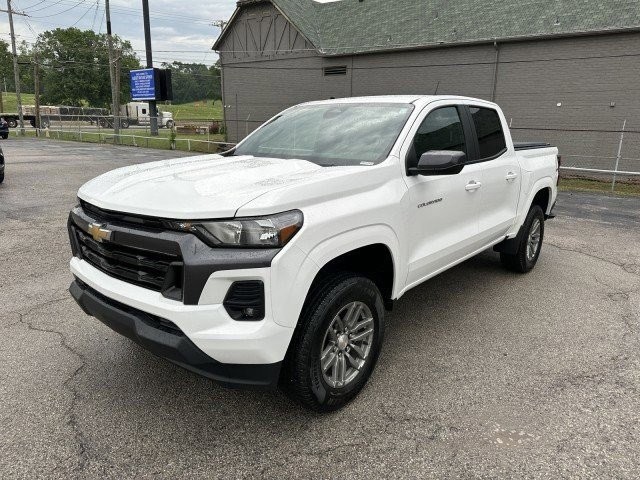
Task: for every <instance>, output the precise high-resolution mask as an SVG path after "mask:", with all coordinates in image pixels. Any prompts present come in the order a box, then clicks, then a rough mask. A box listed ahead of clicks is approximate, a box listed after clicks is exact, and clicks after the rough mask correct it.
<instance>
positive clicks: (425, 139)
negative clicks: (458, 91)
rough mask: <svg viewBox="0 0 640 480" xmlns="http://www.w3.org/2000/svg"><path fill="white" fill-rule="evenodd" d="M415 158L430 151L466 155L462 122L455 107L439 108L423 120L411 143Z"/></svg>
mask: <svg viewBox="0 0 640 480" xmlns="http://www.w3.org/2000/svg"><path fill="white" fill-rule="evenodd" d="M413 145H414V147H415V150H416V158H417V159H419V158H420V157H421V156H422V154H423V153H426V152H428V151H431V150H453V151H456V152H464V153H467V146H466V144H465V141H464V130H463V128H462V121H461V120H460V115H458V109H457V108H456V107H445V108H439V109H438V110H434V111H433V112H431V113H430V114H429V115H428V116H427V118H425V119H424V121H423V122H422V125H420V128H419V129H418V132H417V133H416V138H415V140H414V141H413Z"/></svg>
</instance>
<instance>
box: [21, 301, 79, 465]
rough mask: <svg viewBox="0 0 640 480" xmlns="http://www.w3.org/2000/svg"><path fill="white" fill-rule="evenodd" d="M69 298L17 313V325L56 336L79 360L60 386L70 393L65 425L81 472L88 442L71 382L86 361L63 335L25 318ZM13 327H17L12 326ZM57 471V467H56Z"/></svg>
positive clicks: (75, 390)
mask: <svg viewBox="0 0 640 480" xmlns="http://www.w3.org/2000/svg"><path fill="white" fill-rule="evenodd" d="M69 300H70V298H69V296H65V297H63V298H55V299H52V300H49V301H47V302H43V303H41V304H38V305H35V306H34V307H32V308H30V309H29V310H27V311H26V312H22V313H21V312H18V316H19V319H20V320H19V323H21V324H24V325H25V326H26V327H27V328H28V329H29V330H33V331H36V332H43V333H47V334H53V335H57V336H58V337H59V338H60V345H61V346H62V347H63V348H64V349H65V350H67V351H68V352H70V353H71V354H72V355H73V356H76V357H78V358H79V359H80V366H78V367H77V368H76V369H75V370H74V371H73V373H72V374H71V375H70V376H69V377H68V378H67V379H66V380H65V381H64V382H63V384H62V386H63V387H64V388H66V389H67V390H69V392H71V395H72V396H71V402H70V405H69V408H68V409H67V412H66V415H67V416H68V418H69V420H68V422H67V425H69V426H70V427H71V429H72V431H73V433H74V436H75V438H76V442H77V444H78V448H79V452H78V466H77V467H76V468H75V469H74V471H82V470H84V468H85V466H86V464H87V462H88V460H89V456H88V443H89V442H88V440H87V438H86V436H85V435H84V432H83V431H82V429H81V428H80V424H79V422H78V416H77V413H76V405H77V402H78V400H79V398H80V395H79V393H78V390H77V389H76V388H75V387H74V386H73V381H74V380H75V378H76V377H77V376H78V375H79V374H80V372H82V371H83V370H84V368H85V366H86V360H85V357H84V355H82V354H81V353H80V352H78V351H77V350H76V349H75V348H73V347H72V346H71V345H70V344H69V342H68V341H67V337H66V336H65V334H64V333H62V332H59V331H57V330H53V329H49V328H43V327H38V326H35V325H33V322H30V321H29V320H28V319H27V317H28V316H29V315H31V314H33V313H34V312H35V311H37V310H39V309H41V308H43V307H46V306H49V305H52V304H55V303H60V302H63V301H69ZM14 325H17V323H16V324H14ZM56 469H57V467H56Z"/></svg>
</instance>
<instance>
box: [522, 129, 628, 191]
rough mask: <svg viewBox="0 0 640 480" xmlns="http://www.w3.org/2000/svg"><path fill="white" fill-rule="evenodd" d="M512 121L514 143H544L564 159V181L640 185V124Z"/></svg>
mask: <svg viewBox="0 0 640 480" xmlns="http://www.w3.org/2000/svg"><path fill="white" fill-rule="evenodd" d="M526 123H527V122H526V121H517V120H516V119H512V120H511V132H512V135H513V138H514V140H516V141H524V140H544V141H546V142H548V143H551V144H553V145H556V146H557V147H558V149H559V150H560V155H561V156H562V167H561V171H562V174H563V178H579V179H588V180H596V181H599V182H608V183H610V184H611V189H612V190H614V191H615V190H616V184H618V183H622V184H635V185H639V186H640V123H639V122H638V121H635V122H634V121H631V120H627V119H620V120H619V121H618V122H616V124H590V125H587V126H580V125H579V124H577V126H575V127H566V126H559V125H553V124H550V125H546V126H543V127H541V126H526Z"/></svg>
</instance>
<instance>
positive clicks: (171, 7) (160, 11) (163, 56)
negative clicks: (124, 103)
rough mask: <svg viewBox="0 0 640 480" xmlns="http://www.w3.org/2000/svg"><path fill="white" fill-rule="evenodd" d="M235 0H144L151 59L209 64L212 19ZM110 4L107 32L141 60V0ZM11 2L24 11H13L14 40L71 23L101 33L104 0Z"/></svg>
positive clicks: (0, 2)
mask: <svg viewBox="0 0 640 480" xmlns="http://www.w3.org/2000/svg"><path fill="white" fill-rule="evenodd" d="M235 4H236V2H235V0H149V10H150V17H151V41H152V45H153V50H154V55H153V59H154V64H155V65H156V66H159V65H160V64H161V63H162V62H171V61H174V60H177V61H182V62H189V63H191V62H194V63H205V64H207V65H212V64H214V63H215V62H216V60H217V55H216V53H215V52H213V51H212V50H211V47H212V45H213V42H214V41H215V39H216V38H217V37H218V35H219V34H220V29H219V28H218V27H214V26H212V23H213V22H214V21H216V20H228V19H229V17H231V14H232V13H233V11H234V9H235ZM110 5H111V24H112V29H113V33H114V34H117V35H119V36H120V37H122V38H124V39H126V40H129V41H130V42H131V44H132V45H133V48H134V49H135V50H136V53H137V55H138V57H139V58H140V60H141V61H142V62H143V64H144V62H145V58H146V57H145V51H144V48H145V45H144V27H143V23H142V0H111V2H110ZM12 7H13V9H14V10H15V11H18V12H24V13H27V14H28V15H29V17H23V16H17V15H15V16H14V19H13V21H14V22H13V23H14V26H15V32H16V38H17V40H18V42H20V41H23V40H25V41H27V42H34V41H35V38H36V37H37V35H38V34H39V33H42V32H44V31H46V30H53V29H55V28H67V27H71V26H75V27H77V28H80V29H83V30H94V31H96V32H102V33H105V32H106V22H105V14H104V13H105V12H104V7H105V0H12ZM0 8H2V9H5V8H6V1H5V0H0ZM0 38H2V39H4V40H6V41H7V42H9V41H10V35H9V21H8V18H7V14H6V13H0Z"/></svg>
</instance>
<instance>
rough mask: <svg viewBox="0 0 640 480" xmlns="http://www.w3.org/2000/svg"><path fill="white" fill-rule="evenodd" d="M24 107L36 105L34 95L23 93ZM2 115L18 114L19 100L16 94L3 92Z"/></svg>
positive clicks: (21, 96)
mask: <svg viewBox="0 0 640 480" xmlns="http://www.w3.org/2000/svg"><path fill="white" fill-rule="evenodd" d="M20 99H21V100H22V104H23V105H33V104H34V103H36V100H35V95H34V94H33V93H23V94H21V95H20ZM2 107H3V108H2V113H18V99H17V98H16V94H15V92H7V93H4V92H2Z"/></svg>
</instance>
